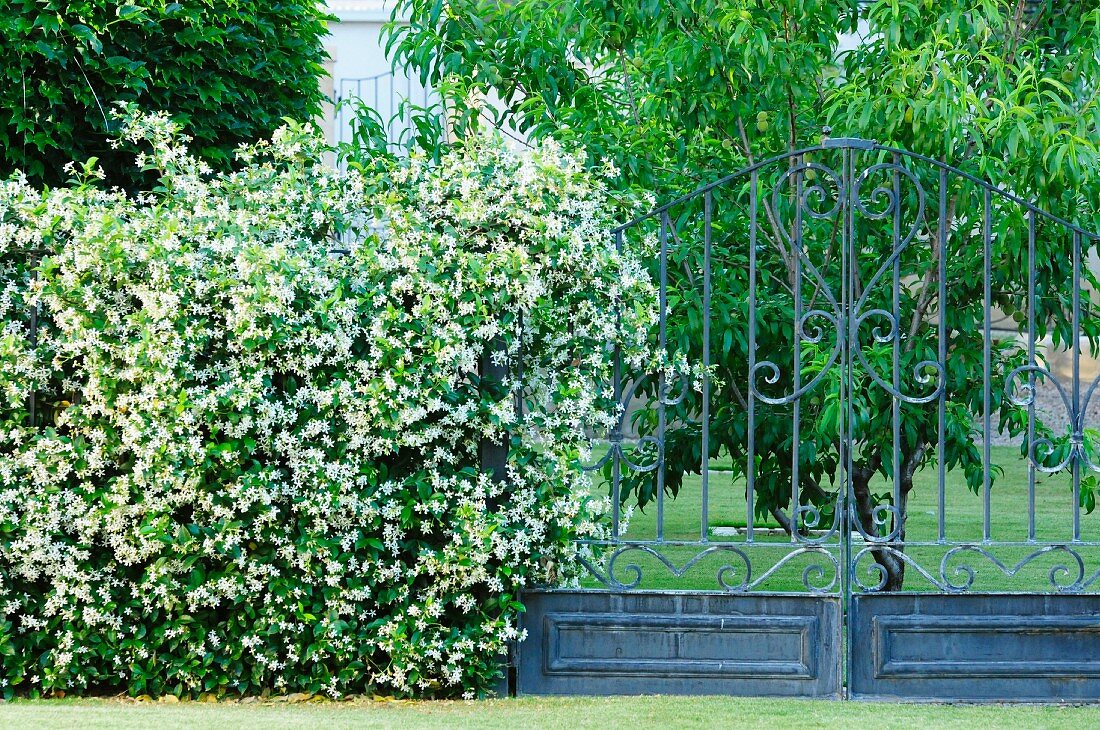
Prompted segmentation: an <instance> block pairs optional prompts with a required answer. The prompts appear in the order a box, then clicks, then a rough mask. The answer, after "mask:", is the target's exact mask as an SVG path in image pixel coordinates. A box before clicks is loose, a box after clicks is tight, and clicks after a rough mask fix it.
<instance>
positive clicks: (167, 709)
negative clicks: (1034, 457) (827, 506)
mask: <svg viewBox="0 0 1100 730" xmlns="http://www.w3.org/2000/svg"><path fill="white" fill-rule="evenodd" d="M1097 726H1100V706H1082V707H1057V706H1012V705H984V706H977V705H931V704H922V705H912V704H910V705H905V704H890V705H885V704H872V703H858V702H827V701H809V700H796V699H782V700H778V699H777V700H772V699H740V698H734V697H652V696H651V697H628V698H616V697H600V698H579V697H569V698H525V699H512V700H487V701H481V702H409V703H403V702H402V703H399V702H387V703H380V702H371V701H367V702H364V703H358V702H355V703H321V704H316V705H309V704H307V705H289V706H288V705H278V704H263V705H251V706H241V705H236V704H200V703H181V704H177V705H170V706H167V705H161V704H153V703H147V704H135V703H130V702H118V701H111V700H78V701H69V700H42V701H36V702H29V701H22V702H12V703H7V704H4V705H2V706H0V727H4V728H9V727H10V728H26V729H27V730H31V729H33V728H51V729H54V730H60V729H62V728H81V730H97V729H98V728H112V729H113V728H120V729H126V728H177V727H179V728H184V727H185V728H189V729H195V730H198V729H200V728H215V729H216V730H227V729H228V728H240V729H242V730H244V729H248V728H256V729H257V730H277V729H278V728H325V730H340V728H446V729H447V730H462V728H502V730H503V729H506V730H517V729H526V728H531V729H535V728H540V729H541V728H578V729H580V728H593V729H594V730H608V728H621V727H628V728H630V729H631V730H643V729H644V728H659V729H660V730H669V729H670V728H695V727H699V728H710V727H713V728H720V727H721V728H729V727H735V728H768V729H769V730H770V729H771V728H775V727H789V728H799V730H803V729H806V728H845V727H873V728H875V729H876V730H889V729H890V728H898V729H899V730H909V728H913V727H929V728H967V729H968V730H970V729H972V728H1073V729H1076V728H1083V727H1097Z"/></svg>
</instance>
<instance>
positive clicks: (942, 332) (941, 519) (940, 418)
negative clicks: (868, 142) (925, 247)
mask: <svg viewBox="0 0 1100 730" xmlns="http://www.w3.org/2000/svg"><path fill="white" fill-rule="evenodd" d="M938 233H939V252H938V254H937V256H936V259H937V261H936V265H937V267H938V277H937V278H938V279H939V282H938V284H939V287H938V289H939V291H938V292H937V294H938V296H939V299H938V305H939V310H940V311H939V325H938V331H937V334H938V335H939V352H938V355H939V361H940V367H941V368H942V369H943V371H942V372H943V377H944V382H943V389H942V390H941V391H940V397H939V407H938V408H937V411H938V412H937V414H936V415H937V425H936V428H937V435H936V464H937V474H936V477H937V482H938V484H937V486H938V487H939V489H938V510H937V512H938V514H937V517H936V521H937V523H938V528H939V531H938V533H937V535H938V539H939V541H940V542H944V541H945V540H946V539H947V530H946V519H945V518H946V513H945V512H944V505H945V501H946V500H945V496H946V489H945V486H946V485H945V481H946V475H947V464H946V463H945V461H944V459H945V451H946V449H945V444H944V432H945V431H946V430H947V170H945V169H943V168H942V167H941V168H940V220H939V232H938Z"/></svg>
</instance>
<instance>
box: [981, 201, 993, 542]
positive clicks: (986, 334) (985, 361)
mask: <svg viewBox="0 0 1100 730" xmlns="http://www.w3.org/2000/svg"><path fill="white" fill-rule="evenodd" d="M990 195H991V193H990V191H989V188H985V197H983V200H985V203H983V204H982V225H981V251H982V254H981V257H982V263H983V265H985V270H983V274H982V276H983V283H985V290H983V296H982V308H983V309H985V310H986V311H985V322H983V323H982V333H983V334H982V361H981V362H982V440H983V446H985V451H983V460H985V461H983V466H985V468H983V469H982V508H983V519H982V527H981V537H982V540H985V541H987V542H988V541H989V540H990V529H989V526H990V519H989V518H990V509H989V505H990V500H989V498H990V486H991V483H990V477H989V471H990V468H991V464H990V433H989V431H990V429H991V428H992V413H991V412H990V395H991V394H990V391H991V390H992V383H991V380H990V377H991V373H990V354H991V350H992V310H993V298H992V291H991V289H990V287H991V281H990V279H991V278H992V262H991V251H990V243H991V241H992V237H993V232H992V221H991V218H992V213H991V210H990V209H991V206H992V201H991V199H990Z"/></svg>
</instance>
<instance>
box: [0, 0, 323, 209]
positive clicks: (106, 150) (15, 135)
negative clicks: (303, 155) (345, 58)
mask: <svg viewBox="0 0 1100 730" xmlns="http://www.w3.org/2000/svg"><path fill="white" fill-rule="evenodd" d="M321 6H322V4H321V3H318V2H316V0H282V1H280V2H268V1H266V0H243V1H240V2H232V3H226V2H215V1H214V0H184V2H165V0H154V2H148V3H132V4H130V3H125V2H119V1H118V0H15V1H14V3H5V10H4V12H3V13H0V68H3V72H2V74H3V78H4V83H2V84H0V120H2V121H0V174H2V175H4V176H7V175H9V174H10V173H11V172H12V171H13V170H15V169H21V170H23V171H25V172H26V173H27V175H28V177H29V178H30V180H31V181H32V182H36V183H40V182H44V183H47V184H51V185H52V184H59V183H62V182H64V179H65V178H64V174H63V172H62V168H63V165H64V164H65V163H66V162H68V161H69V160H74V159H76V160H85V159H88V158H89V157H92V156H95V157H98V158H99V160H100V162H101V165H102V167H103V169H104V170H105V171H106V172H107V175H108V177H109V179H110V180H111V182H112V183H118V184H121V185H124V186H127V187H130V188H140V187H142V186H144V185H145V184H146V182H147V180H146V178H145V177H144V176H143V175H142V174H141V172H140V171H139V170H136V169H134V168H133V167H132V165H131V164H130V163H131V161H132V159H133V155H132V152H130V151H128V150H115V149H113V148H112V147H111V144H110V141H111V138H112V136H113V135H112V133H111V132H110V129H109V128H110V127H111V126H112V125H111V124H110V114H109V109H110V108H111V105H112V103H114V102H116V101H131V102H136V103H138V104H140V105H141V106H143V107H144V108H147V109H164V110H166V111H168V112H169V113H170V114H171V115H172V116H173V118H175V119H176V120H177V121H178V122H180V123H181V124H183V125H184V127H185V128H186V129H187V131H188V133H189V134H191V135H192V136H193V137H194V138H195V145H194V147H195V152H196V153H197V154H198V155H200V156H201V157H203V158H204V159H206V160H207V161H208V162H210V163H212V164H214V165H215V166H222V165H224V164H226V163H228V162H230V161H231V160H232V157H233V150H234V149H235V148H236V146H237V145H238V144H240V143H241V142H244V141H246V140H251V139H255V138H257V137H259V136H267V135H270V134H271V133H272V132H273V131H274V130H275V129H276V128H277V127H278V126H280V125H281V124H282V121H281V119H282V117H292V118H295V119H299V120H305V119H309V118H311V117H313V116H315V115H316V114H317V113H318V112H319V111H320V108H321V107H320V104H321V101H322V94H321V91H320V87H319V85H318V78H319V77H320V75H321V74H322V73H323V67H322V63H323V61H324V58H325V56H324V50H323V48H322V45H321V38H322V37H323V36H324V34H325V33H326V29H325V20H326V14H325V12H324V10H323V8H322V7H321Z"/></svg>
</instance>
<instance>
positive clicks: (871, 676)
mask: <svg viewBox="0 0 1100 730" xmlns="http://www.w3.org/2000/svg"><path fill="white" fill-rule="evenodd" d="M850 620H851V623H850V631H851V635H852V637H853V639H852V664H851V672H850V686H849V696H851V697H852V698H856V699H902V698H904V699H934V700H947V701H951V700H963V701H988V700H996V701H1020V702H1037V701H1046V702H1050V701H1058V702H1061V701H1080V700H1096V699H1097V698H1098V697H1100V596H1090V595H1076V596H1074V595H1049V596H1043V595H1023V594H1003V595H989V594H970V595H928V594H924V595H913V594H908V595H906V594H892V595H891V594H882V595H857V596H854V597H853V600H852V612H851V616H850Z"/></svg>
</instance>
